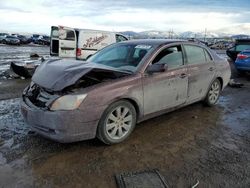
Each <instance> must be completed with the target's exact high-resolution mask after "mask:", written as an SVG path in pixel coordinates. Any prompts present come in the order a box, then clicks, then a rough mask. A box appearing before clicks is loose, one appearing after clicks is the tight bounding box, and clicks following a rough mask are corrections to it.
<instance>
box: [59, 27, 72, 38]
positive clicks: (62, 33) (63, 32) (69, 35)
mask: <svg viewBox="0 0 250 188" xmlns="http://www.w3.org/2000/svg"><path fill="white" fill-rule="evenodd" d="M59 34H60V37H59V38H60V39H62V40H75V32H74V31H73V30H67V29H63V30H61V31H60V33H59Z"/></svg>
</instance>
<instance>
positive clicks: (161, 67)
mask: <svg viewBox="0 0 250 188" xmlns="http://www.w3.org/2000/svg"><path fill="white" fill-rule="evenodd" d="M166 70H167V65H166V64H152V65H149V66H148V68H147V72H148V73H151V74H152V73H155V72H165V71H166Z"/></svg>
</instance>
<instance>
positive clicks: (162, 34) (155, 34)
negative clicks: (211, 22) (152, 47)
mask: <svg viewBox="0 0 250 188" xmlns="http://www.w3.org/2000/svg"><path fill="white" fill-rule="evenodd" d="M120 33H122V34H124V35H126V36H129V37H132V38H184V39H186V38H204V37H206V38H226V37H232V38H246V37H250V36H249V35H231V34H226V33H221V32H207V33H206V36H205V32H193V31H185V32H180V33H175V32H173V31H156V30H151V31H143V32H134V31H124V32H120Z"/></svg>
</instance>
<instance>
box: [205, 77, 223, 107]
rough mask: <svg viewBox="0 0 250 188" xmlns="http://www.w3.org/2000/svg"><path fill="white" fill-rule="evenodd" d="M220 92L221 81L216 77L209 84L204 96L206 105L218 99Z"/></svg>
mask: <svg viewBox="0 0 250 188" xmlns="http://www.w3.org/2000/svg"><path fill="white" fill-rule="evenodd" d="M220 93H221V83H220V81H219V80H218V79H216V80H215V81H214V82H213V83H212V84H211V86H210V88H209V90H208V92H207V96H206V98H205V101H204V102H205V104H206V105H208V106H213V105H215V104H216V102H217V101H218V99H219V96H220Z"/></svg>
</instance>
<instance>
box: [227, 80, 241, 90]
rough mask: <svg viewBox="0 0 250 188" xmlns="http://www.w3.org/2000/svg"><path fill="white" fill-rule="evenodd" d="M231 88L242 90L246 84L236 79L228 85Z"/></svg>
mask: <svg viewBox="0 0 250 188" xmlns="http://www.w3.org/2000/svg"><path fill="white" fill-rule="evenodd" d="M228 85H229V86H230V87H236V88H241V87H243V86H244V84H242V83H239V82H236V81H235V80H234V79H231V80H230V81H229V83H228Z"/></svg>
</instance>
